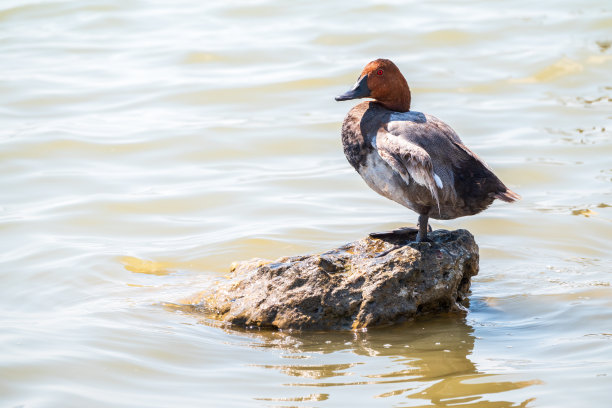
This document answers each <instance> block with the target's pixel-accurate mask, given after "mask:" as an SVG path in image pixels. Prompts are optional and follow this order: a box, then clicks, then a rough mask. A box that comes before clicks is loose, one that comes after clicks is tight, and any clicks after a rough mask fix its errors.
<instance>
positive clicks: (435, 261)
mask: <svg viewBox="0 0 612 408" xmlns="http://www.w3.org/2000/svg"><path fill="white" fill-rule="evenodd" d="M429 237H430V239H432V241H433V242H431V243H429V242H426V243H414V242H410V240H411V239H412V240H414V235H412V236H411V235H405V234H389V235H388V236H385V237H383V238H381V239H375V238H371V237H366V238H363V239H361V240H359V241H355V242H352V243H349V244H346V245H344V246H342V247H340V248H337V249H333V250H331V251H328V252H325V253H322V254H317V255H304V256H294V257H285V258H280V259H277V260H275V261H268V260H262V259H253V260H250V261H244V262H237V263H234V264H233V265H232V266H231V276H230V278H229V279H226V280H223V281H221V282H218V284H217V285H216V286H215V287H212V288H211V289H210V290H208V291H206V292H203V293H202V294H200V295H199V296H197V297H196V298H194V299H197V300H195V301H193V302H192V305H193V306H194V307H195V308H196V309H197V310H199V311H203V312H205V314H206V315H207V317H209V318H213V319H216V320H220V321H222V322H228V323H231V324H233V325H238V326H243V327H249V326H258V327H269V328H278V329H319V330H322V329H358V328H364V327H370V326H377V325H386V324H391V323H395V322H399V321H404V320H407V319H412V318H414V317H416V316H419V315H423V314H429V313H438V312H448V311H460V310H465V309H464V307H463V306H462V305H461V303H462V302H463V301H464V299H465V298H466V296H467V293H468V291H469V288H470V282H471V277H472V276H474V275H476V274H477V273H478V246H477V245H476V243H475V242H474V237H473V236H472V234H470V233H469V232H468V231H466V230H456V231H446V230H436V231H434V232H432V233H430V234H429Z"/></svg>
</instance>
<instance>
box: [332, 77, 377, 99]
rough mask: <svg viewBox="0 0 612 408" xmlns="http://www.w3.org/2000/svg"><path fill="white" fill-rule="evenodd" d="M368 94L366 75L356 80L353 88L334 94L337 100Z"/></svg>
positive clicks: (356, 97) (361, 96)
mask: <svg viewBox="0 0 612 408" xmlns="http://www.w3.org/2000/svg"><path fill="white" fill-rule="evenodd" d="M368 96H370V88H368V76H367V75H364V76H362V77H361V78H359V79H358V80H357V82H356V83H355V85H354V86H353V88H352V89H351V90H350V91H348V92H345V93H343V94H342V95H338V96H336V100H337V101H348V100H350V99H359V98H365V97H368Z"/></svg>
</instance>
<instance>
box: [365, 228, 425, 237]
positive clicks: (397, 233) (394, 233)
mask: <svg viewBox="0 0 612 408" xmlns="http://www.w3.org/2000/svg"><path fill="white" fill-rule="evenodd" d="M415 232H416V233H418V232H419V230H418V229H417V228H412V227H403V228H397V229H394V230H390V231H381V232H371V233H370V238H376V239H385V238H393V237H397V238H400V237H401V236H402V235H414V233H415Z"/></svg>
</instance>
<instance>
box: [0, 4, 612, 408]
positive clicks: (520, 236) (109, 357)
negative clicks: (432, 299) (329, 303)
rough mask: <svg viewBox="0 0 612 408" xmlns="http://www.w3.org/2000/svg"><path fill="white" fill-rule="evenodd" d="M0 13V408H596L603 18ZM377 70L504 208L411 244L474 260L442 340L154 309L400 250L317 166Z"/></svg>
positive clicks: (605, 195) (310, 8)
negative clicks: (445, 248) (254, 264)
mask: <svg viewBox="0 0 612 408" xmlns="http://www.w3.org/2000/svg"><path fill="white" fill-rule="evenodd" d="M0 3H1V5H0V24H1V27H2V29H1V30H0V31H1V34H0V55H1V56H2V58H1V63H0V120H1V122H2V126H0V191H1V192H2V194H1V198H0V310H2V311H3V313H1V316H0V327H1V330H0V349H1V350H2V355H1V356H0V405H1V406H3V407H4V406H7V407H18V406H24V407H28V408H29V407H32V408H38V407H47V406H49V407H57V406H60V407H93V408H97V407H104V408H106V407H109V406H112V407H125V408H136V407H143V406H146V407H155V408H158V407H159V408H162V407H163V408H165V407H177V406H184V407H198V406H206V407H232V408H233V407H253V406H256V407H275V408H279V407H288V406H291V407H294V406H295V407H300V408H314V407H317V408H318V407H320V408H330V407H331V408H335V407H343V408H344V407H347V406H365V407H389V406H393V407H414V406H429V407H432V406H438V407H445V406H447V407H450V406H468V407H474V408H481V407H485V408H488V407H495V408H502V407H518V406H521V405H523V406H526V407H529V408H575V407H582V406H588V407H589V408H608V407H609V406H610V396H611V394H610V390H611V389H612V336H611V335H610V334H611V333H612V329H611V328H612V312H611V311H612V277H611V275H610V265H611V261H612V239H611V237H612V207H610V206H611V205H612V195H611V191H612V190H611V186H612V184H611V183H612V164H611V160H610V157H612V113H611V112H612V102H611V100H612V80H611V76H610V73H611V72H612V48H611V47H610V42H611V41H612V38H611V32H610V28H611V27H612V10H611V9H610V5H609V1H601V0H585V1H582V2H576V1H569V0H559V1H554V2H553V1H544V2H538V3H536V2H530V3H526V2H518V3H511V4H510V3H507V2H496V1H490V2H482V1H465V2H462V3H461V5H458V4H457V3H456V2H451V1H437V2H421V3H405V2H394V1H386V2H380V1H371V2H367V3H359V4H357V3H356V2H352V3H351V2H346V1H335V0H329V1H325V2H317V3H315V2H280V1H273V0H262V1H259V2H256V3H252V4H243V3H241V2H208V1H206V2H202V1H193V0H183V1H180V2H161V1H153V2H138V1H130V0H127V1H119V0H82V1H81V0H79V1H78V2H76V1H74V2H70V1H46V2H40V1H38V2H34V1H29V0H5V1H2V2H0ZM378 57H384V58H389V59H391V60H393V61H394V62H395V63H396V64H397V65H398V67H399V68H400V69H401V70H402V72H403V73H404V74H405V76H406V79H407V81H408V83H409V85H410V87H411V90H412V96H413V101H412V103H413V109H415V110H417V111H420V112H425V113H429V114H432V115H434V116H436V117H438V118H440V119H441V120H443V121H444V122H446V123H448V124H449V125H450V126H452V127H453V128H454V129H455V130H456V131H457V133H458V134H459V135H460V136H461V138H462V140H463V141H464V142H465V143H466V145H467V146H469V147H470V148H471V149H472V150H473V151H474V152H476V153H477V154H478V155H479V156H481V157H482V158H483V159H484V160H485V161H486V162H487V163H488V164H489V165H490V166H491V168H492V169H493V170H494V172H495V173H496V174H497V175H499V177H500V178H501V179H502V180H503V181H504V182H505V183H506V184H507V185H508V187H510V188H511V189H513V190H514V191H516V192H517V193H519V194H520V195H521V196H522V200H521V201H520V202H518V203H515V204H512V205H509V204H503V203H496V204H494V205H493V206H492V207H491V208H489V209H488V210H487V211H485V212H483V213H481V214H478V215H477V216H474V217H465V218H459V219H456V220H452V221H448V222H446V221H444V222H432V227H433V228H434V229H437V228H444V229H449V230H453V229H459V228H465V229H467V230H469V231H470V232H471V233H472V234H473V235H474V236H475V238H476V242H477V243H478V245H479V247H480V272H479V275H478V276H476V277H475V278H474V279H473V281H472V286H471V290H472V295H471V297H470V304H471V305H470V308H469V312H468V314H467V315H466V316H465V317H464V319H463V320H462V319H459V320H455V319H454V318H448V317H441V318H440V319H439V320H437V319H436V320H434V321H426V322H423V323H422V325H424V326H419V325H420V324H421V323H420V322H416V323H414V324H412V325H402V326H399V327H391V328H384V329H380V330H376V331H368V332H367V333H356V334H352V333H316V334H315V333H312V334H308V333H263V332H253V331H246V332H241V331H235V330H231V329H227V328H224V327H219V326H215V325H210V324H201V323H200V318H199V317H198V316H195V315H192V314H189V313H186V312H185V311H182V310H176V309H168V308H164V307H162V306H160V305H161V304H163V303H164V302H168V303H177V302H179V301H180V299H184V298H186V297H188V296H190V295H193V294H194V293H198V292H200V291H203V290H205V289H206V288H208V287H210V285H211V284H212V283H213V282H214V281H215V280H216V279H220V278H221V277H222V276H224V275H225V274H226V273H227V272H228V270H229V266H230V264H231V263H232V262H234V261H240V260H247V259H250V258H253V257H260V258H265V259H277V258H279V257H281V256H292V255H299V254H308V253H321V252H324V251H327V250H328V249H330V248H335V247H338V246H339V245H342V244H344V243H347V242H351V241H354V240H356V239H359V238H361V237H363V236H365V235H367V234H368V233H370V232H374V231H383V230H390V229H394V228H398V227H402V226H414V224H413V223H414V221H415V219H416V216H415V214H413V213H411V212H409V211H408V210H406V209H404V208H402V207H401V206H399V205H396V204H394V203H392V202H390V201H388V200H385V199H384V198H382V197H379V196H378V195H377V194H376V193H374V192H372V191H370V189H369V188H368V187H367V186H366V185H365V183H364V182H363V181H362V180H361V179H360V177H359V176H358V175H357V174H356V173H355V172H354V170H352V169H351V168H350V166H349V165H348V163H347V162H346V159H345V158H344V155H343V152H342V146H341V143H340V126H341V122H342V119H343V118H344V116H345V115H346V112H347V111H348V109H349V106H348V105H347V104H339V103H337V102H335V101H334V100H333V97H334V96H335V95H338V94H339V93H341V92H343V91H345V90H346V86H347V84H351V83H354V81H355V80H356V78H357V75H358V74H359V71H360V70H361V68H362V67H363V65H364V64H365V63H367V62H368V61H370V60H372V59H374V58H378ZM422 327H425V330H422ZM419 330H420V331H419ZM424 333H426V334H424ZM326 341H330V343H326ZM462 341H465V343H462ZM349 342H350V343H351V344H348V345H347V344H345V343H349ZM438 342H439V343H440V345H436V344H435V343H438ZM386 345H389V346H386ZM406 345H409V346H410V347H404V346H406ZM368 350H371V351H372V352H371V355H370V354H368V353H369V352H368ZM444 350H449V352H445V351H444ZM334 373H335V374H334ZM311 374H312V377H309V375H311ZM351 384H354V385H351ZM528 384H533V385H531V386H526V385H528ZM422 392H425V394H422ZM381 396H382V397H381ZM379 397H380V398H379ZM534 398H535V399H534Z"/></svg>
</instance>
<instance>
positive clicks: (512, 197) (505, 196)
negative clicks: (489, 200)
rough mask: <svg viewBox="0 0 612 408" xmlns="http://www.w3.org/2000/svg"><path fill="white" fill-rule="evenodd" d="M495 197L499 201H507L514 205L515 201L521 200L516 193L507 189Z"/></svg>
mask: <svg viewBox="0 0 612 408" xmlns="http://www.w3.org/2000/svg"><path fill="white" fill-rule="evenodd" d="M493 197H495V198H497V199H498V200H502V201H505V202H507V203H512V202H514V201H517V200H520V199H521V196H520V195H518V194H516V193H515V192H514V191H512V190H510V189H509V188H507V189H506V191H504V192H501V193H496V194H495V195H494V196H493Z"/></svg>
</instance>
